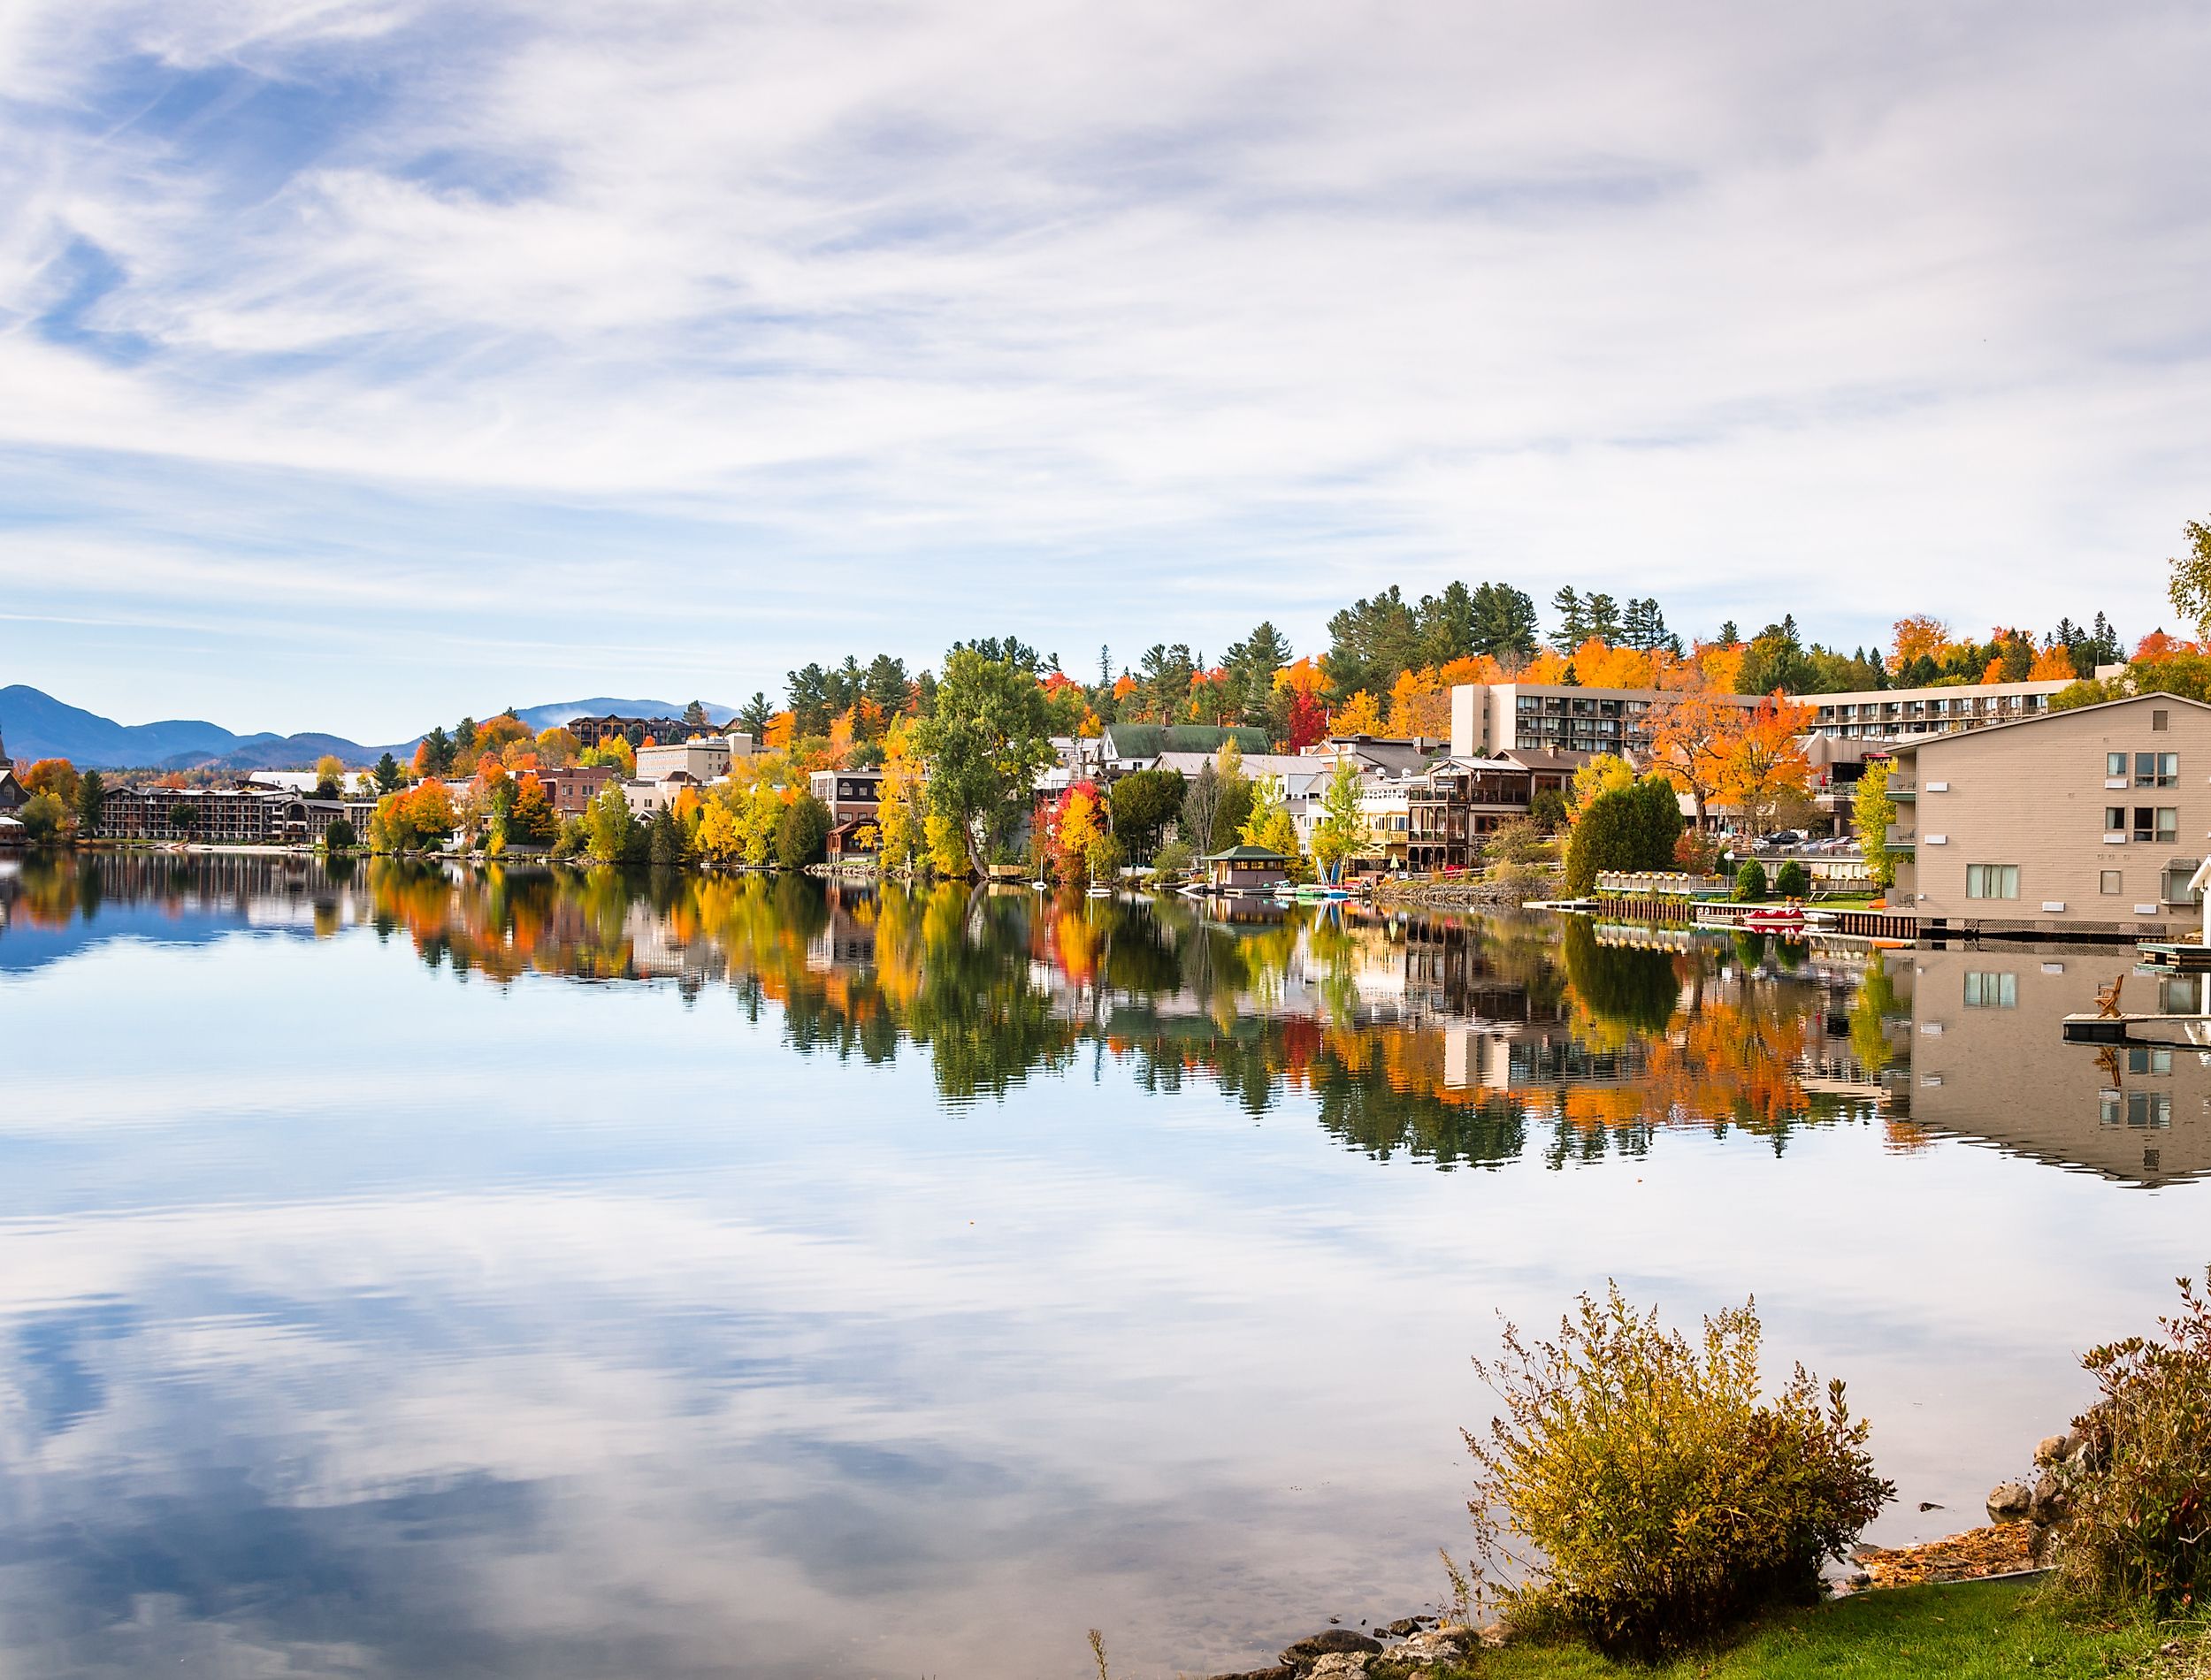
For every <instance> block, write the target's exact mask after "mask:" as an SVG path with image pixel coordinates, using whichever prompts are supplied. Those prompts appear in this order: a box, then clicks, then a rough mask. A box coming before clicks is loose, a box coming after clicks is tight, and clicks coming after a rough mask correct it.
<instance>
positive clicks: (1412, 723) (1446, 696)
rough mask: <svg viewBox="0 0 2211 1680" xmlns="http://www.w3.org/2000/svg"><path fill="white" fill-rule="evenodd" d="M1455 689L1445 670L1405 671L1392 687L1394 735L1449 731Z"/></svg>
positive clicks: (1390, 700) (1391, 717)
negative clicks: (1447, 679)
mask: <svg viewBox="0 0 2211 1680" xmlns="http://www.w3.org/2000/svg"><path fill="white" fill-rule="evenodd" d="M1450 731H1451V691H1450V687H1449V685H1447V684H1446V683H1444V681H1443V676H1442V672H1440V671H1435V670H1425V671H1401V672H1399V673H1398V676H1397V680H1396V683H1394V684H1392V685H1391V687H1390V691H1389V732H1390V733H1391V734H1392V735H1449V734H1450Z"/></svg>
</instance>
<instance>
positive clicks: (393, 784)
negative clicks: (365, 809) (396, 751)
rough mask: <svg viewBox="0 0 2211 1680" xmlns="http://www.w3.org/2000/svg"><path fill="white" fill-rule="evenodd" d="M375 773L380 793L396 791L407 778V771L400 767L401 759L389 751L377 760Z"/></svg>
mask: <svg viewBox="0 0 2211 1680" xmlns="http://www.w3.org/2000/svg"><path fill="white" fill-rule="evenodd" d="M373 774H374V775H375V776H376V787H377V791H378V792H379V793H394V792H396V791H398V790H399V787H400V785H401V783H404V782H405V781H406V780H407V772H406V771H404V770H402V769H401V768H400V767H399V760H397V759H395V758H394V757H393V756H392V755H391V754H390V753H388V752H386V754H385V755H384V756H383V757H382V758H380V759H379V760H377V761H376V769H375V771H374V772H373Z"/></svg>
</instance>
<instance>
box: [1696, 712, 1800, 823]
mask: <svg viewBox="0 0 2211 1680" xmlns="http://www.w3.org/2000/svg"><path fill="white" fill-rule="evenodd" d="M1811 726H1812V708H1811V707H1810V706H1801V705H1799V704H1798V703H1797V702H1796V701H1794V700H1792V699H1789V697H1788V696H1787V695H1786V694H1784V693H1782V692H1781V691H1779V689H1776V690H1775V691H1773V692H1772V693H1771V694H1769V695H1767V696H1766V697H1765V699H1763V700H1760V701H1759V702H1758V707H1757V710H1756V711H1755V712H1752V713H1751V714H1749V716H1748V718H1746V719H1745V720H1744V722H1743V725H1742V729H1741V730H1740V733H1739V734H1737V735H1736V736H1735V737H1734V738H1733V741H1732V742H1730V743H1729V744H1728V745H1727V748H1726V752H1725V757H1723V758H1722V759H1721V760H1720V772H1719V782H1718V794H1719V797H1720V799H1721V801H1722V802H1723V803H1725V804H1727V805H1732V806H1735V807H1736V808H1737V809H1738V810H1740V812H1741V813H1743V816H1744V818H1745V820H1746V821H1748V823H1749V824H1750V827H1751V829H1752V831H1753V832H1754V833H1756V832H1762V831H1763V829H1765V828H1766V827H1768V826H1770V824H1771V817H1772V815H1773V813H1774V812H1775V810H1776V809H1777V808H1778V807H1779V806H1780V805H1781V804H1782V803H1783V802H1784V801H1785V800H1786V799H1787V798H1789V796H1791V795H1792V794H1794V795H1802V793H1803V792H1804V790H1805V789H1806V788H1807V787H1808V786H1809V785H1810V783H1811V775H1812V769H1811V764H1810V761H1809V760H1807V759H1806V758H1805V756H1804V744H1803V742H1802V740H1800V739H1799V738H1798V737H1800V736H1802V734H1803V733H1804V732H1805V731H1806V730H1807V729H1810V728H1811Z"/></svg>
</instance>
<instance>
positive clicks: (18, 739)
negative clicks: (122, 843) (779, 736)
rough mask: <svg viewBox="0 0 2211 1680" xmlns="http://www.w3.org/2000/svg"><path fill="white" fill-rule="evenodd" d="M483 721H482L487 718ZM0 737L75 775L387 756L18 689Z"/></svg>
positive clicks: (520, 713)
mask: <svg viewBox="0 0 2211 1680" xmlns="http://www.w3.org/2000/svg"><path fill="white" fill-rule="evenodd" d="M687 704H688V702H687V701H681V700H678V701H672V702H671V701H669V700H621V699H610V698H608V697H607V696H605V695H601V696H598V697H596V698H595V699H588V700H559V701H555V702H554V703H553V704H552V705H549V706H528V707H524V708H521V709H518V710H517V711H516V716H517V717H519V718H521V719H522V721H523V722H525V723H527V724H528V725H529V726H530V727H531V728H532V729H550V728H552V727H553V726H554V725H555V724H556V723H565V722H568V721H569V719H570V718H572V717H604V716H605V715H606V714H608V713H609V712H615V713H619V714H622V715H623V716H624V717H681V716H682V715H683V713H684V707H685V705H687ZM707 714H708V716H709V717H710V718H712V719H713V720H714V721H715V722H716V723H726V722H729V720H730V719H731V718H733V717H735V716H736V715H737V712H736V708H735V707H733V706H708V707H707ZM482 715H483V716H485V717H489V716H491V715H492V713H491V712H489V711H486V712H485V713H484V714H482ZM448 727H449V726H448ZM0 737H4V738H5V740H6V743H7V749H8V755H9V756H10V757H11V758H16V759H67V760H70V762H72V763H73V764H75V765H76V766H78V767H80V769H94V768H97V769H103V770H118V769H129V770H142V769H161V770H192V769H199V768H203V767H209V768H214V769H218V770H305V769H311V768H312V767H314V763H315V760H317V759H318V758H321V757H322V756H323V755H324V754H325V752H329V753H335V754H336V755H337V756H338V757H339V758H341V759H343V760H345V761H346V762H347V763H348V764H367V763H370V762H371V761H372V760H374V759H375V758H376V756H377V754H379V752H384V751H386V749H385V748H383V747H380V746H363V745H361V744H360V743H359V742H357V741H349V740H348V739H346V737H343V736H340V735H321V734H315V733H311V732H310V733H306V734H300V735H278V734H276V733H275V732H274V731H272V730H265V729H264V730H263V731H261V732H260V733H258V734H255V735H236V734H233V733H232V731H230V730H228V729H225V728H223V726H222V725H221V724H219V723H210V722H206V721H205V720H203V719H196V718H195V719H171V720H169V721H166V722H160V723H118V722H115V720H114V719H112V718H105V717H102V716H101V715H100V714H98V713H96V712H88V711H85V710H84V709H83V708H82V707H80V706H67V705H65V704H64V703H63V702H61V701H59V700H57V699H55V698H54V697H53V696H52V695H50V694H48V693H46V692H45V691H42V690H40V689H34V688H29V687H26V686H25V685H23V684H22V683H17V684H15V685H14V686H12V687H9V688H0ZM421 739H422V737H421V736H419V735H418V736H416V737H413V739H411V740H407V741H401V742H394V743H393V744H392V745H391V747H390V749H389V750H390V751H391V752H394V753H396V754H398V755H399V756H400V757H401V758H405V757H407V756H408V755H409V753H411V752H414V750H415V743H416V742H417V741H419V740H421Z"/></svg>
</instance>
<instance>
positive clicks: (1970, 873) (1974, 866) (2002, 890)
mask: <svg viewBox="0 0 2211 1680" xmlns="http://www.w3.org/2000/svg"><path fill="white" fill-rule="evenodd" d="M1965 896H1966V897H1968V898H2016V897H2018V896H2019V866H2018V865H2017V864H2016V863H1969V864H1967V865H1966V866H1965Z"/></svg>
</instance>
